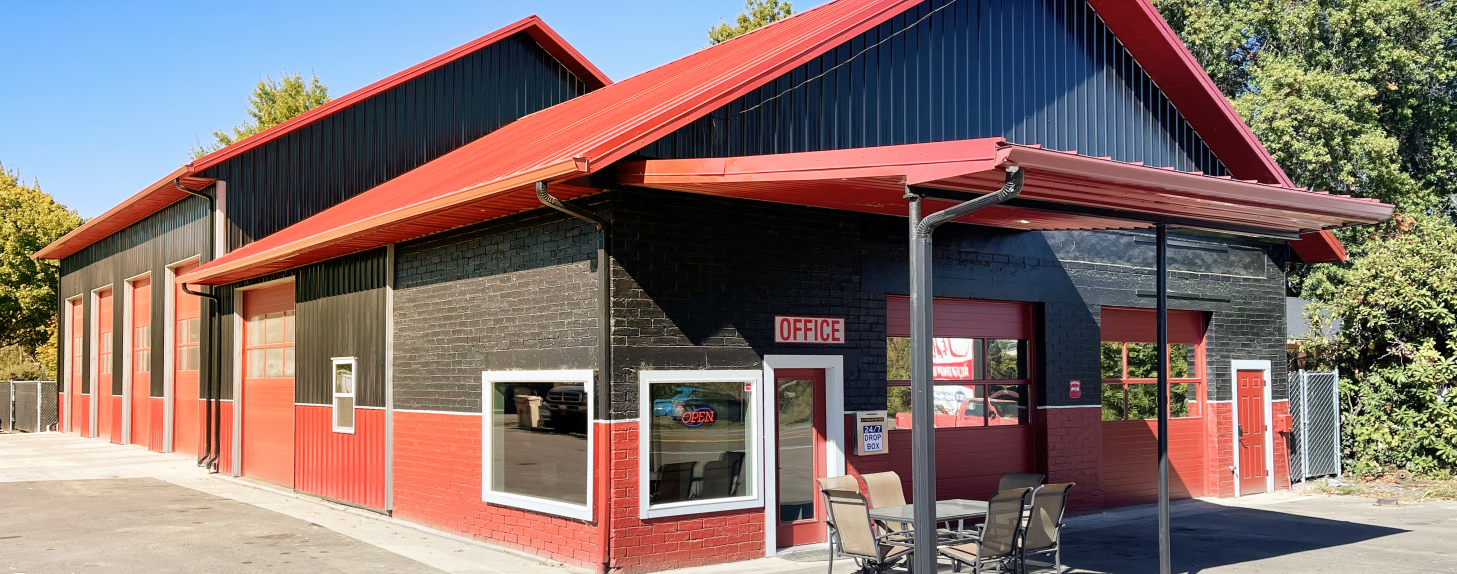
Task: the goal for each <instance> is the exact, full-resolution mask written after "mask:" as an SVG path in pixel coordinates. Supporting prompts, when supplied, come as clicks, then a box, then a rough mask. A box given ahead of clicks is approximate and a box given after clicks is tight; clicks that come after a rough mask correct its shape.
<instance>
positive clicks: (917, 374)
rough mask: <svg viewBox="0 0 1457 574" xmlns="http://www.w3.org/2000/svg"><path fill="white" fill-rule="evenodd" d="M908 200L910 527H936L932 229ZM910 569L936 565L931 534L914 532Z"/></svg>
mask: <svg viewBox="0 0 1457 574" xmlns="http://www.w3.org/2000/svg"><path fill="white" fill-rule="evenodd" d="M906 199H907V200H909V203H910V220H911V221H910V222H911V227H910V271H911V285H910V296H911V419H912V421H914V422H912V423H911V497H912V499H911V502H912V504H914V505H915V517H914V518H915V524H914V530H913V532H916V533H921V532H932V533H934V532H936V425H935V422H934V417H935V412H936V406H935V389H933V388H932V386H931V271H932V264H931V234H929V233H921V232H920V225H921V196H920V195H917V194H915V193H913V192H911V191H910V188H907V190H906ZM911 571H912V572H935V571H936V540H935V538H934V537H933V536H916V539H915V554H914V555H912V565H911Z"/></svg>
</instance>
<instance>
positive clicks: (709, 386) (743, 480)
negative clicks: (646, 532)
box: [639, 371, 763, 518]
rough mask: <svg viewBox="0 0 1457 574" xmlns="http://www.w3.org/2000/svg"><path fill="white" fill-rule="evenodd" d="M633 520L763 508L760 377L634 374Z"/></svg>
mask: <svg viewBox="0 0 1457 574" xmlns="http://www.w3.org/2000/svg"><path fill="white" fill-rule="evenodd" d="M639 376H640V380H641V389H640V391H639V392H640V395H639V396H640V397H641V400H642V405H641V408H642V421H643V423H642V427H641V428H642V432H643V433H644V435H645V436H643V437H642V438H641V440H640V444H641V449H642V450H641V453H640V456H641V461H642V468H641V470H640V473H641V481H642V485H641V492H642V498H643V500H642V504H641V506H640V508H641V512H640V513H639V514H640V517H641V518H655V517H660V516H677V515H684V514H697V513H704V512H718V511H722V510H733V509H739V508H753V507H756V506H762V505H763V499H762V496H761V495H760V493H759V488H758V485H757V484H756V483H755V480H754V477H755V476H757V473H758V470H757V469H758V468H759V461H760V452H759V450H760V449H758V448H756V445H758V444H759V440H760V438H759V435H760V429H759V424H758V422H757V421H758V420H759V414H758V413H759V411H760V409H759V405H758V399H757V396H758V395H757V393H758V389H759V383H760V380H761V379H762V378H763V373H762V372H760V371H642V372H641V374H640V375H639Z"/></svg>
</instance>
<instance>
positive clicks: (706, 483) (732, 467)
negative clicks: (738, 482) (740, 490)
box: [698, 460, 739, 498]
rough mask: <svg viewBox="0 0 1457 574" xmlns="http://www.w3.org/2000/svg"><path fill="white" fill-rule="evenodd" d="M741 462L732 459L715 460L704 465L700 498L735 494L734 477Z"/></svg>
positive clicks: (736, 476)
mask: <svg viewBox="0 0 1457 574" xmlns="http://www.w3.org/2000/svg"><path fill="white" fill-rule="evenodd" d="M738 468H739V464H738V462H736V461H732V460H715V461H710V462H708V463H707V464H704V465H703V482H701V483H699V485H698V498H728V497H730V496H733V495H734V479H736V478H738V474H739V473H738Z"/></svg>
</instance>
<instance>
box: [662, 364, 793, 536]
mask: <svg viewBox="0 0 1457 574" xmlns="http://www.w3.org/2000/svg"><path fill="white" fill-rule="evenodd" d="M707 382H715V383H745V384H749V385H752V388H753V391H752V393H756V394H751V395H750V396H749V410H750V413H751V414H750V416H751V417H752V421H753V422H752V423H751V424H749V425H748V428H749V432H750V436H749V438H748V446H750V447H752V448H753V453H752V456H749V457H748V461H749V462H750V465H751V466H750V468H749V470H748V474H749V475H750V476H753V477H754V478H755V479H756V480H754V481H753V484H752V486H753V493H752V494H749V495H745V496H737V497H734V498H719V499H714V500H712V501H696V500H689V501H685V502H674V503H670V504H659V505H652V504H651V493H652V488H651V476H652V473H651V471H650V469H649V467H648V464H649V452H648V450H649V445H650V444H651V443H652V441H651V440H649V437H648V433H649V432H650V430H649V429H650V427H651V426H652V415H653V405H652V401H651V400H650V399H649V397H650V396H651V395H650V394H649V393H648V386H649V385H653V384H658V383H707ZM763 383H764V372H763V371H757V370H756V371H640V372H639V373H638V403H639V405H638V406H639V409H640V410H639V419H638V469H637V474H638V518H642V519H648V518H662V517H665V516H683V515H686V514H704V513H709V512H723V511H725V510H742V509H746V508H763V507H764V480H763V479H764V426H765V425H764V409H763V401H762V400H760V399H759V398H758V395H757V393H762V392H763V389H764V384H763Z"/></svg>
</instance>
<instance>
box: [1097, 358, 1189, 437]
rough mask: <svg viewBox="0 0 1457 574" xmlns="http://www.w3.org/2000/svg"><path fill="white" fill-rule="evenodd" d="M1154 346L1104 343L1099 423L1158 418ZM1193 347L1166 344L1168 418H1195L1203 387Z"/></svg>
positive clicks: (1156, 366)
mask: <svg viewBox="0 0 1457 574" xmlns="http://www.w3.org/2000/svg"><path fill="white" fill-rule="evenodd" d="M1157 348H1158V346H1157V345H1155V344H1153V343H1125V342H1117V341H1104V342H1103V343H1102V346H1101V353H1100V354H1101V356H1102V370H1103V420H1105V421H1122V420H1142V419H1155V418H1158V355H1157ZM1200 372H1201V371H1200V365H1199V361H1198V347H1197V346H1196V345H1186V344H1174V345H1169V417H1170V418H1189V417H1197V416H1199V405H1200V402H1199V389H1200V388H1201V386H1202V385H1203V382H1204V381H1203V380H1201V379H1202V376H1201V374H1200Z"/></svg>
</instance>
